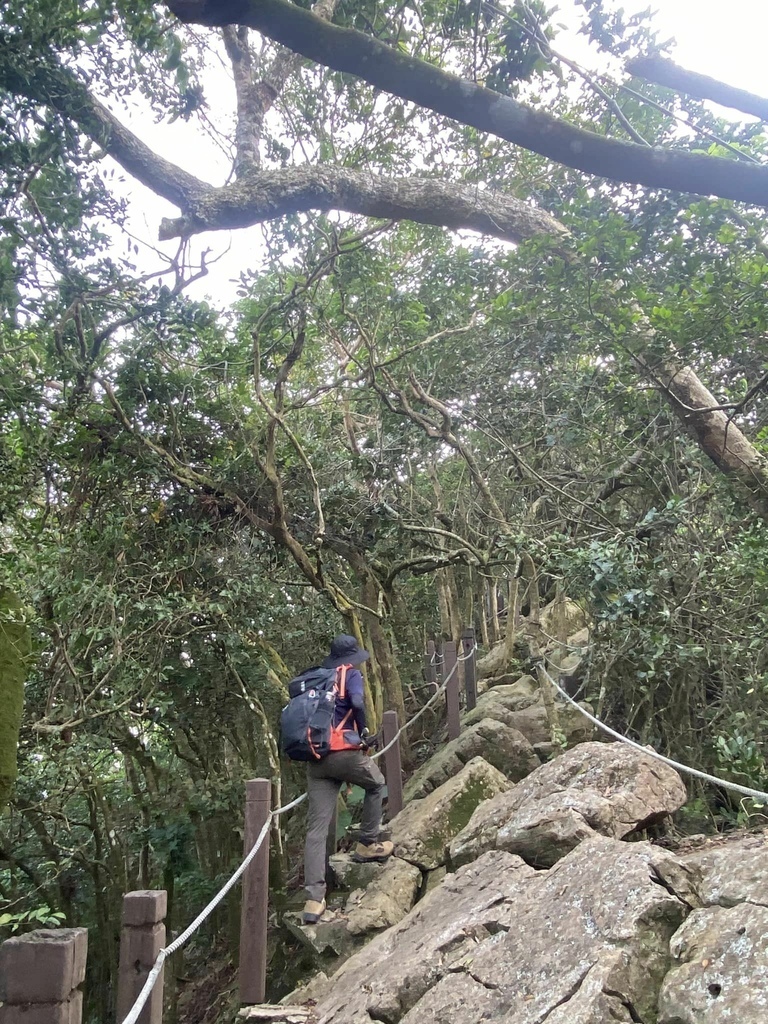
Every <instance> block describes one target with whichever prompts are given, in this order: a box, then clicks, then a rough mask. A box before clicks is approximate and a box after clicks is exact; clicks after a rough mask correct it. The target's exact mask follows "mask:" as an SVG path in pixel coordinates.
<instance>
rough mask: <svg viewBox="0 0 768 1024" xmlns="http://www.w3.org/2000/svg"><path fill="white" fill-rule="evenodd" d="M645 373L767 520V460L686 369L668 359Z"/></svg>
mask: <svg viewBox="0 0 768 1024" xmlns="http://www.w3.org/2000/svg"><path fill="white" fill-rule="evenodd" d="M643 365H644V366H645V368H646V369H648V367H647V364H645V362H644V363H643ZM648 372H650V373H652V375H653V377H654V379H655V381H656V382H657V385H658V386H659V387H660V389H661V390H663V391H664V392H665V393H666V395H667V397H668V399H669V402H670V405H671V406H672V408H673V409H674V411H675V413H676V414H677V416H678V418H679V419H680V420H681V421H682V423H683V424H684V425H685V427H686V429H687V430H688V432H689V433H690V434H691V436H692V437H693V438H694V439H695V441H696V442H697V444H698V445H699V447H700V448H701V450H702V451H703V452H704V454H705V455H707V456H708V457H709V458H710V459H711V460H712V462H714V464H715V465H716V466H717V468H718V469H719V470H721V472H723V473H725V475H726V476H729V477H731V479H734V480H736V481H737V482H738V483H739V484H740V485H741V486H742V487H743V488H744V489H745V490H746V495H747V500H748V501H749V503H750V504H751V505H752V507H753V508H754V509H755V511H756V512H758V513H759V514H760V516H761V517H762V518H763V519H768V458H766V457H765V455H763V454H762V453H761V452H759V451H758V450H757V448H755V446H754V445H753V444H752V442H751V441H750V440H749V439H748V438H747V437H746V436H745V435H744V434H743V433H742V431H741V430H740V429H739V428H738V427H737V426H736V424H735V423H734V422H733V421H732V420H731V419H729V418H728V414H727V411H726V410H723V409H718V408H716V407H717V406H718V405H720V404H721V403H719V402H718V401H717V399H716V398H715V396H714V395H713V394H712V392H711V391H709V389H708V388H706V387H705V386H704V384H703V383H702V382H701V380H699V378H698V376H697V375H696V373H695V371H694V370H692V369H691V367H690V366H676V365H675V364H674V363H673V362H672V361H671V360H668V361H665V362H664V363H663V364H662V365H661V366H654V367H653V370H652V371H651V370H649V371H648Z"/></svg>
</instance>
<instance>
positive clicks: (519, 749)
mask: <svg viewBox="0 0 768 1024" xmlns="http://www.w3.org/2000/svg"><path fill="white" fill-rule="evenodd" d="M474 757H483V758H485V760H486V761H487V762H488V763H489V764H492V765H493V767H494V768H497V769H498V770H499V771H500V772H501V773H502V774H503V775H505V776H506V777H507V778H508V779H511V780H512V781H513V782H518V781H519V780H520V779H524V778H525V777H526V775H530V773H531V772H532V771H533V770H534V769H535V768H538V767H539V764H540V763H541V762H540V761H539V758H538V757H537V756H536V753H535V752H534V749H533V747H532V746H531V744H530V743H529V742H528V740H527V739H526V738H525V736H523V734H522V733H521V732H519V731H518V730H517V729H512V728H510V727H509V726H508V725H504V723H503V722H498V721H495V720H494V719H492V718H483V719H481V720H480V721H479V722H476V723H475V724H474V725H472V726H470V727H469V728H467V729H464V730H463V731H462V733H461V734H460V735H459V736H458V738H457V739H455V740H451V742H450V743H447V744H446V745H445V746H444V747H443V748H442V750H439V751H438V752H437V753H436V754H435V755H434V756H433V757H431V758H430V759H429V761H427V763H426V764H424V765H422V767H421V768H420V769H419V770H418V771H417V772H416V774H415V775H414V776H413V777H412V778H411V779H410V780H409V781H408V783H407V785H406V787H405V790H404V793H403V795H404V798H405V800H406V801H409V800H414V799H420V798H421V797H425V796H426V795H427V794H428V793H431V792H433V790H435V789H437V788H438V786H442V785H443V783H444V782H447V781H448V780H449V779H452V778H453V777H454V776H455V775H456V774H457V772H460V771H461V769H462V768H463V767H464V765H465V764H467V763H468V762H469V761H471V760H472V759H473V758H474Z"/></svg>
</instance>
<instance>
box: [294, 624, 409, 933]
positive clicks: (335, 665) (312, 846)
mask: <svg viewBox="0 0 768 1024" xmlns="http://www.w3.org/2000/svg"><path fill="white" fill-rule="evenodd" d="M369 657H370V654H369V653H368V651H366V650H364V649H363V648H362V647H360V646H358V643H357V640H356V639H355V638H354V637H353V636H348V635H347V634H342V635H341V636H337V637H336V639H335V640H334V641H333V643H332V644H331V652H330V654H329V656H328V657H327V658H326V659H325V660H324V661H323V663H322V666H321V668H323V669H334V670H335V671H336V680H335V706H334V711H333V725H332V730H333V732H332V736H333V738H332V740H331V751H330V753H328V754H326V755H325V756H324V757H322V758H321V759H319V760H315V761H310V762H309V763H308V764H307V797H308V812H307V838H306V844H305V847H304V885H305V887H306V890H307V896H308V899H307V902H306V903H305V905H304V912H303V914H302V920H303V922H304V924H316V923H317V921H319V920H320V918H321V917H322V915H323V913H324V911H325V889H326V886H325V870H326V844H327V841H328V829H329V827H330V824H331V820H332V819H333V813H334V811H335V810H336V801H337V799H338V795H339V790H340V788H341V785H342V783H349V784H352V785H354V786H360V787H361V788H362V789H364V790H365V800H364V802H363V820H362V822H361V824H360V840H359V842H358V843H357V845H356V846H355V849H354V852H353V854H352V857H353V859H354V860H356V861H358V862H359V863H368V862H371V861H376V862H379V863H381V862H383V861H385V860H387V858H388V857H391V856H392V852H393V850H394V847H393V845H392V843H390V842H381V841H380V840H379V831H380V829H381V803H382V800H383V797H384V776H383V775H382V774H381V772H380V771H379V769H378V767H377V766H376V764H375V762H374V761H372V760H371V758H370V757H368V756H367V754H366V751H367V750H369V749H370V748H374V749H375V748H377V747H378V737H376V736H374V735H372V734H371V733H370V732H369V731H368V729H367V728H366V722H365V700H364V694H363V675H362V672H361V671H360V669H359V668H357V667H356V666H358V665H362V663H363V662H364V661H367V660H368V658H369Z"/></svg>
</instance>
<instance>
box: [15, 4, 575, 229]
mask: <svg viewBox="0 0 768 1024" xmlns="http://www.w3.org/2000/svg"><path fill="white" fill-rule="evenodd" d="M317 20H318V22H319V23H320V24H325V22H323V21H321V20H320V19H317ZM0 42H1V40H0ZM10 63H13V67H12V68H11V67H10ZM0 88H5V89H7V90H8V91H9V92H12V93H15V94H17V95H21V96H25V97H27V98H28V99H31V100H33V101H34V102H36V103H41V104H45V105H49V106H52V107H54V109H56V110H57V111H58V112H59V113H60V114H62V115H63V116H64V117H66V118H67V119H69V120H72V121H73V122H74V123H75V124H77V126H78V127H79V128H80V130H81V131H82V132H83V133H84V134H85V135H87V136H89V137H90V138H91V139H93V141H94V142H96V143H97V144H98V145H99V146H100V147H101V148H102V149H103V150H104V151H105V153H107V154H109V156H111V157H112V158H113V159H114V160H116V161H117V162H118V163H119V164H120V165H121V166H122V167H124V168H125V170H126V171H128V173H129V174H131V175H132V176H133V177H134V178H136V179H137V180H138V181H140V182H141V183H142V184H144V185H146V186H147V188H149V189H151V190H152V191H153V192H155V193H156V194H157V195H160V196H163V197H164V198H165V199H168V200H169V201H170V202H172V203H173V204H174V205H175V206H177V207H179V209H180V210H182V212H183V216H181V217H179V218H173V219H164V220H163V221H162V223H161V226H160V239H161V240H167V239H170V238H179V237H182V238H186V237H189V236H190V235H193V234H196V233H199V232H202V231H217V230H233V229H237V228H247V227H251V226H252V225H254V224H260V223H262V222H264V221H267V220H271V219H274V218H276V217H282V216H285V215H286V214H291V213H308V212H310V211H318V212H327V211H330V210H344V211H345V212H346V213H357V214H362V215H363V216H366V217H376V218H383V219H387V220H414V221H418V222H419V223H422V224H436V225H438V226H440V227H446V228H449V229H452V230H459V229H462V228H465V229H469V230H472V231H479V232H481V233H483V234H487V235H492V236H493V237H495V238H502V239H505V240H507V241H512V242H519V241H521V240H522V239H525V238H532V237H535V236H538V235H542V234H547V235H554V236H555V237H562V236H564V235H565V234H566V231H565V228H563V227H562V226H561V225H560V224H559V223H558V221H556V220H555V219H554V218H553V217H550V216H549V215H548V214H546V213H544V212H543V211H541V210H536V209H535V208H533V207H531V206H528V205H526V204H525V203H523V202H521V201H520V200H519V199H515V198H514V197H513V196H505V195H503V194H501V193H498V192H492V191H490V190H486V189H478V188H475V187H473V186H468V185H461V184H459V183H451V182H443V181H440V180H437V179H433V178H416V177H412V178H391V179H390V178H384V177H380V176H378V175H375V174H371V173H368V172H364V171H354V170H349V169H347V168H343V167H339V168H336V167H330V166H319V167H289V168H285V169H283V170H279V171H263V172H262V171H258V170H256V169H255V168H253V169H250V170H249V171H246V173H245V174H244V176H243V177H242V178H240V179H239V180H238V181H236V182H234V183H233V184H230V185H225V186H223V187H215V186H213V185H210V184H209V183H208V182H205V181H201V180H200V179H199V178H196V177H195V176H194V175H193V174H189V173H188V172H187V171H185V170H184V169H183V168H181V167H179V166H178V165H176V164H174V163H171V161H169V160H164V159H163V158H162V157H160V156H158V155H157V154H156V153H155V152H154V151H153V150H151V149H150V148H149V146H147V145H146V144H145V143H143V142H142V141H141V139H139V138H138V136H136V135H134V134H133V132H131V131H129V130H128V129H127V128H126V127H125V126H124V125H122V124H121V123H120V121H119V120H118V119H117V118H116V117H115V116H114V114H112V113H111V112H110V111H109V110H108V109H107V108H106V107H105V106H104V105H103V104H102V103H100V102H99V101H98V100H97V99H95V97H93V96H92V95H91V94H90V92H89V91H88V89H87V88H86V86H85V85H84V84H83V82H81V81H80V79H79V78H78V77H77V76H76V75H75V74H74V73H73V72H71V71H70V70H69V69H67V68H64V67H62V66H61V65H58V64H56V63H55V61H54V60H53V58H51V59H50V60H48V61H47V62H46V61H41V62H39V63H37V64H35V65H34V66H27V65H25V64H24V62H23V61H21V60H19V61H18V62H5V61H4V62H3V63H2V66H0ZM246 148H247V147H245V148H244V147H241V154H242V155H244V154H245V149H246ZM247 163H248V162H247V160H245V161H244V166H245V167H247ZM241 170H242V167H241Z"/></svg>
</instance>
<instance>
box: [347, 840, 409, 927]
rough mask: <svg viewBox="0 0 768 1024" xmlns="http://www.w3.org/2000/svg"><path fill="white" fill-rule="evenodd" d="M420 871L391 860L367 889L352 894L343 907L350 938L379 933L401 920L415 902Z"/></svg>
mask: <svg viewBox="0 0 768 1024" xmlns="http://www.w3.org/2000/svg"><path fill="white" fill-rule="evenodd" d="M420 887H421V871H420V870H419V868H417V867H415V866H414V865H413V864H409V863H408V862H407V861H404V860H400V859H399V858H398V857H393V858H392V859H391V860H389V861H388V862H387V863H386V864H385V865H383V870H382V872H381V874H380V875H379V876H378V878H376V879H375V880H374V881H373V882H372V883H371V884H370V885H369V886H368V887H367V888H365V889H358V890H356V891H355V892H353V893H352V895H351V896H350V897H349V899H348V900H347V902H346V905H345V907H344V913H345V916H346V918H347V928H348V930H349V932H350V933H351V934H352V935H365V934H366V933H367V932H376V931H381V930H382V929H383V928H390V927H391V926H392V925H393V924H397V923H398V921H402V919H403V918H404V917H405V915H406V914H407V913H408V911H409V910H410V909H411V907H412V906H413V904H414V903H415V902H416V896H417V895H418V892H419V888H420Z"/></svg>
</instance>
